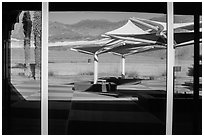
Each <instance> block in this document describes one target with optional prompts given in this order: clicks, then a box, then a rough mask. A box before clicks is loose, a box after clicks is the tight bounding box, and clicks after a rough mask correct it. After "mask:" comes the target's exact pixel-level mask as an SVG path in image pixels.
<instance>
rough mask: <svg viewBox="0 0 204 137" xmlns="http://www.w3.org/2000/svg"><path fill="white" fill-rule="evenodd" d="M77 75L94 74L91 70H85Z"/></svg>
mask: <svg viewBox="0 0 204 137" xmlns="http://www.w3.org/2000/svg"><path fill="white" fill-rule="evenodd" d="M79 75H89V76H91V75H94V73H93V72H92V71H87V72H81V73H80V74H79Z"/></svg>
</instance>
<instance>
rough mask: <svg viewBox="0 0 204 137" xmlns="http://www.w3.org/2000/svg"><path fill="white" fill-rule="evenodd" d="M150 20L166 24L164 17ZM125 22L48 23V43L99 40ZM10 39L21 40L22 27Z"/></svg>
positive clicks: (177, 20) (183, 18) (184, 19)
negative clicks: (102, 35)
mask: <svg viewBox="0 0 204 137" xmlns="http://www.w3.org/2000/svg"><path fill="white" fill-rule="evenodd" d="M151 20H155V21H160V22H166V16H161V17H157V18H152V19H151ZM174 20H175V23H182V22H193V16H175V18H174ZM126 22H127V20H123V21H119V22H110V21H107V20H82V21H80V22H78V23H75V24H71V25H70V24H63V23H60V22H49V42H62V41H79V40H94V39H99V38H100V37H101V34H104V33H105V32H108V31H111V30H114V29H117V28H119V27H121V26H123V25H124V24H125V23H126ZM12 38H15V39H18V40H23V39H24V34H23V25H22V23H19V24H16V26H15V30H13V32H12Z"/></svg>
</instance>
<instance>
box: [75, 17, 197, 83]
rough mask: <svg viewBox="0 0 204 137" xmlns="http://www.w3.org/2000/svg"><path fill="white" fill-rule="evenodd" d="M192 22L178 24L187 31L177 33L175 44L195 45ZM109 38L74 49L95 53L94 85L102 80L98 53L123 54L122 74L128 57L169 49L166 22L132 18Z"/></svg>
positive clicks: (178, 27) (177, 45)
mask: <svg viewBox="0 0 204 137" xmlns="http://www.w3.org/2000/svg"><path fill="white" fill-rule="evenodd" d="M192 28H193V24H192V23H176V24H174V29H183V30H185V31H182V32H179V33H175V34H174V35H175V36H174V40H175V45H174V47H180V46H186V45H189V44H193V39H194V32H193V30H192ZM102 36H103V37H106V38H108V41H107V42H106V43H105V44H101V45H98V44H96V45H89V46H77V47H74V48H71V50H74V51H77V52H81V53H85V54H89V55H93V56H94V84H96V83H97V81H98V55H99V54H102V53H107V52H111V53H113V54H115V55H120V56H121V57H122V59H121V60H122V61H121V62H122V64H121V67H122V68H121V70H122V72H121V74H122V77H124V76H125V56H128V55H132V54H136V53H141V52H145V51H151V50H159V49H165V48H166V46H167V39H166V38H167V37H166V23H162V22H157V21H152V20H147V19H140V18H130V19H129V20H128V22H127V23H126V24H125V25H123V26H122V27H120V28H118V29H115V30H112V31H109V32H106V33H105V34H104V35H102Z"/></svg>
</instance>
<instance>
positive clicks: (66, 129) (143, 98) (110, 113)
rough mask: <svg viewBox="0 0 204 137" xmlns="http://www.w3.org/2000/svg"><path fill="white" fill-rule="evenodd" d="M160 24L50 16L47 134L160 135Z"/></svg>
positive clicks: (121, 17)
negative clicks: (158, 28) (114, 34)
mask: <svg viewBox="0 0 204 137" xmlns="http://www.w3.org/2000/svg"><path fill="white" fill-rule="evenodd" d="M132 17H134V18H132ZM138 18H140V19H138ZM152 21H153V22H154V21H156V22H157V24H156V25H155V23H153V22H152ZM165 21H166V14H157V13H144V12H108V11H105V12H101V11H100V12H99V11H92V12H89V11H83V12H80V11H74V12H72V11H63V12H62V11H50V12H49V68H48V71H49V72H48V74H49V134H52V135H53V134H97V135H101V134H136V135H137V134H165V130H166V129H165V128H166V124H165V123H166V118H165V116H166V47H165V44H166V43H165V37H163V36H162V35H160V33H158V34H159V35H157V34H156V32H157V31H158V30H157V29H156V27H158V26H160V25H158V24H160V23H161V24H165V23H166V22H165ZM165 25H166V24H165ZM150 26H151V27H150ZM121 27H122V28H121ZM114 30H115V31H114ZM113 31H114V32H113ZM108 32H109V33H117V34H116V35H117V36H118V37H114V36H113V35H112V34H110V35H106V36H104V34H107V33H108ZM111 35H112V36H113V37H111ZM121 35H122V36H121ZM124 35H125V36H127V37H125V36H124ZM164 35H165V32H164ZM134 36H136V37H138V39H139V41H138V39H137V40H135V38H134ZM132 39H134V40H132ZM118 40H119V41H118ZM155 41H157V44H155ZM108 43H109V44H108ZM152 43H153V44H152ZM106 44H107V45H106ZM111 46H112V47H111ZM103 47H105V48H103ZM97 68H98V69H97ZM97 72H98V73H97ZM97 74H98V76H97ZM95 80H96V83H95Z"/></svg>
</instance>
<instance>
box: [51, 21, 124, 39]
mask: <svg viewBox="0 0 204 137" xmlns="http://www.w3.org/2000/svg"><path fill="white" fill-rule="evenodd" d="M125 22H126V21H120V22H109V21H107V20H82V21H80V22H78V23H76V24H73V25H68V24H62V23H59V22H50V23H49V24H50V25H49V42H56V41H66V40H68V41H69V40H71V41H73V40H94V39H97V38H100V37H101V34H104V33H105V32H107V31H111V30H113V29H116V28H118V27H121V26H122V25H124V23H125Z"/></svg>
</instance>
